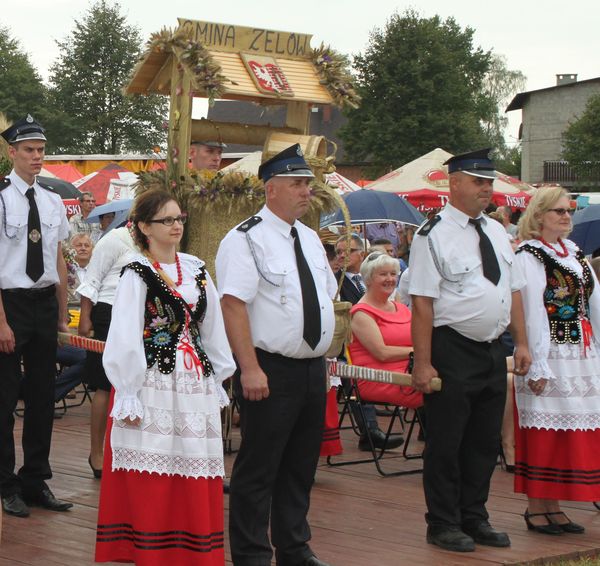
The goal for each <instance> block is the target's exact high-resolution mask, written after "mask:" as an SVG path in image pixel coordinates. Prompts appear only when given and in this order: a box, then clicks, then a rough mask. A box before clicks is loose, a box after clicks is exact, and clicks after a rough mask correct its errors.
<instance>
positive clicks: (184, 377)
mask: <svg viewBox="0 0 600 566" xmlns="http://www.w3.org/2000/svg"><path fill="white" fill-rule="evenodd" d="M144 387H149V388H150V389H154V390H155V391H172V392H173V393H178V394H180V395H216V396H217V398H218V401H219V408H220V409H222V408H223V407H227V406H228V405H229V402H230V399H229V396H228V395H227V392H226V391H225V390H224V389H223V387H222V386H221V385H220V384H217V383H216V382H215V378H214V376H213V375H209V376H202V377H200V378H199V377H198V375H197V374H196V373H194V372H190V371H178V370H176V371H174V372H173V373H170V374H164V373H161V372H160V371H159V370H158V368H156V366H154V367H151V368H150V369H149V370H147V371H146V379H145V380H144Z"/></svg>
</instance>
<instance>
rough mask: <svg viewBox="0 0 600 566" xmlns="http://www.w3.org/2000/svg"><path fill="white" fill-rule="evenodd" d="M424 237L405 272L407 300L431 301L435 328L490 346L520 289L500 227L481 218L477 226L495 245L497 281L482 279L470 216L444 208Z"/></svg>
mask: <svg viewBox="0 0 600 566" xmlns="http://www.w3.org/2000/svg"><path fill="white" fill-rule="evenodd" d="M439 216H440V217H441V220H440V221H439V222H438V223H437V224H436V225H435V226H434V227H433V228H432V230H431V232H429V235H428V236H424V235H419V233H418V232H417V233H416V234H415V237H414V239H413V243H412V246H411V250H410V269H409V271H408V273H407V275H408V277H409V280H408V289H409V293H410V295H418V296H425V297H431V298H433V313H434V317H433V325H434V327H438V326H450V327H451V328H453V329H454V330H456V331H457V332H459V333H460V334H462V335H463V336H466V337H467V338H471V339H472V340H477V341H478V342H488V341H491V340H494V339H496V338H498V337H499V336H500V335H501V334H502V333H503V332H504V331H505V330H506V328H507V326H508V324H509V322H510V308H511V303H512V292H513V291H518V290H519V289H521V288H522V287H523V285H524V283H525V282H524V279H523V276H522V274H521V272H520V270H519V269H518V268H517V266H516V264H515V254H514V253H513V250H512V248H511V246H510V243H509V241H508V239H507V237H506V231H505V230H504V228H503V226H502V225H501V224H500V223H499V222H496V221H495V220H491V219H488V218H487V217H485V216H483V217H482V222H481V227H482V228H483V231H484V232H485V233H486V234H487V236H488V238H489V239H490V241H491V242H492V245H493V246H494V251H495V253H496V258H497V259H498V264H499V266H500V281H499V282H498V285H494V284H493V283H492V282H491V281H489V280H488V279H486V278H485V276H484V275H483V265H482V262H481V252H480V250H479V236H478V234H477V231H476V230H475V227H474V226H472V225H471V224H469V218H470V217H469V216H468V215H466V214H464V213H463V212H461V211H460V210H458V209H456V208H454V207H453V206H452V205H451V204H447V205H446V207H445V208H444V210H442V211H441V212H440V214H439Z"/></svg>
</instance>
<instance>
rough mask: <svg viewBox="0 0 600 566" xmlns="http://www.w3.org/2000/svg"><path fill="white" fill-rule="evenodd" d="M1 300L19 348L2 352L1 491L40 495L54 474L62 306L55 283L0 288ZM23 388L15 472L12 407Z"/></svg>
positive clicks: (0, 361) (4, 494) (0, 415)
mask: <svg viewBox="0 0 600 566" xmlns="http://www.w3.org/2000/svg"><path fill="white" fill-rule="evenodd" d="M2 301H3V303H4V311H5V313H6V318H7V321H8V324H9V326H10V327H11V328H12V331H13V333H14V335H15V341H16V348H15V351H14V352H13V353H11V354H4V353H0V492H1V494H2V496H7V495H12V494H13V493H23V494H24V495H36V494H38V493H39V492H40V491H41V490H42V489H44V488H45V487H46V484H45V480H47V479H50V478H51V477H52V472H51V470H50V463H49V461H48V457H49V454H50V442H51V439H52V426H53V422H54V385H55V380H56V340H57V321H58V305H57V301H56V296H55V291H54V288H49V289H48V290H47V291H45V292H43V291H42V292H39V293H32V294H21V293H16V292H9V291H6V290H2ZM21 360H22V361H23V367H24V369H25V375H26V377H25V378H22V375H21ZM21 381H23V384H22V389H21ZM20 389H21V391H22V393H23V400H24V401H25V415H24V418H23V438H22V443H23V455H24V463H23V466H22V467H21V469H20V470H19V472H18V475H16V474H15V442H14V435H13V429H14V424H15V420H14V415H13V411H14V410H15V407H16V406H17V401H18V399H19V390H20Z"/></svg>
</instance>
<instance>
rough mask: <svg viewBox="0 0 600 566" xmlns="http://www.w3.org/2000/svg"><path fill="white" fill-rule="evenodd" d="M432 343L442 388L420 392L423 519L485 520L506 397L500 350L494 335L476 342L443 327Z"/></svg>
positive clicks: (445, 522)
mask: <svg viewBox="0 0 600 566" xmlns="http://www.w3.org/2000/svg"><path fill="white" fill-rule="evenodd" d="M431 346H432V364H433V366H434V367H435V368H436V369H437V371H438V374H439V376H440V377H441V378H442V390H441V391H440V392H438V393H432V394H430V395H425V413H426V415H427V444H426V449H425V457H424V465H423V485H424V488H425V500H426V503H427V515H426V520H427V523H428V524H429V525H435V526H450V525H453V526H461V525H462V526H466V525H473V524H476V523H479V522H481V521H487V519H488V513H487V511H486V509H485V504H486V502H487V498H488V493H489V488H490V478H491V476H492V473H493V471H494V466H495V465H496V459H497V457H498V451H499V448H500V430H501V426H502V416H503V413H504V402H505V399H506V358H505V353H504V350H503V348H502V345H501V344H500V342H499V341H498V340H496V341H494V342H491V343H487V342H475V341H474V340H470V339H468V338H465V337H464V336H462V335H461V334H459V333H458V332H456V331H454V330H452V329H451V328H449V327H447V326H444V327H439V328H434V329H433V336H432V343H431Z"/></svg>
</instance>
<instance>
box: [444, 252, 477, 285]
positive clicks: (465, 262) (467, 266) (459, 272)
mask: <svg viewBox="0 0 600 566" xmlns="http://www.w3.org/2000/svg"><path fill="white" fill-rule="evenodd" d="M480 266H481V258H480V257H477V256H465V257H461V258H455V259H453V260H451V261H450V262H449V270H450V275H451V278H452V279H465V278H466V277H469V276H471V275H472V274H473V273H477V270H478V268H479V267H480Z"/></svg>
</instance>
